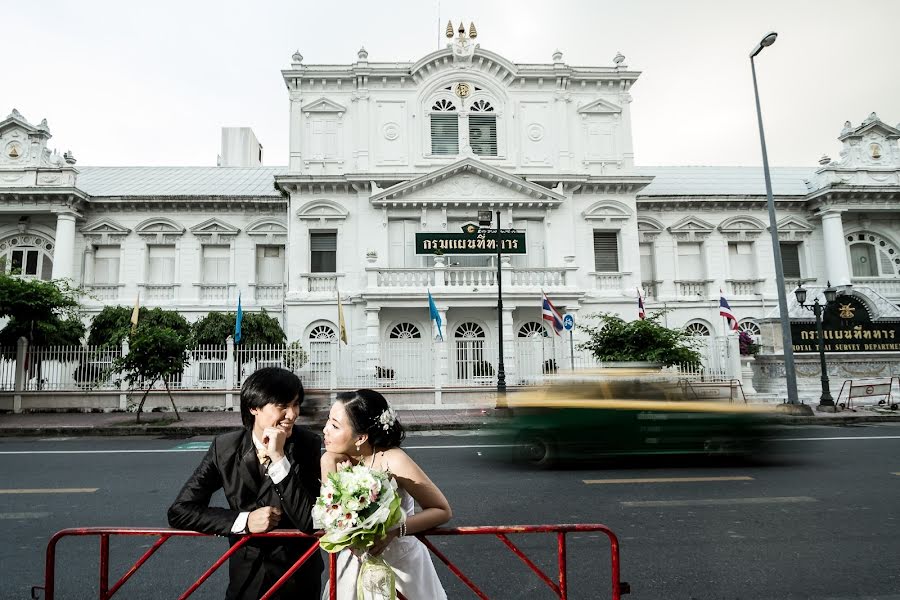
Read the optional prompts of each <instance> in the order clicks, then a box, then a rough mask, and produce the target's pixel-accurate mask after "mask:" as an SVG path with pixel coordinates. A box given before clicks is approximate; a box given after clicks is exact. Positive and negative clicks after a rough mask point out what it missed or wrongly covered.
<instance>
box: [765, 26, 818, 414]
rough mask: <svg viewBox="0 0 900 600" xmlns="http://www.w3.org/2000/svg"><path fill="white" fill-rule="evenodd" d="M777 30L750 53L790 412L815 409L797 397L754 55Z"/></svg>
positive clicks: (772, 40)
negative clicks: (806, 405)
mask: <svg viewBox="0 0 900 600" xmlns="http://www.w3.org/2000/svg"><path fill="white" fill-rule="evenodd" d="M777 37H778V34H777V33H775V32H774V31H773V32H770V33H767V34H766V35H765V37H763V39H761V40H760V42H759V43H758V44H757V45H756V47H755V48H754V49H753V52H751V53H750V69H751V71H752V73H753V95H754V97H755V98H756V118H757V121H758V122H759V143H760V146H761V147H762V161H763V174H764V175H765V179H766V205H767V206H768V208H769V233H770V234H771V236H772V253H773V255H774V259H775V284H776V285H775V287H776V291H777V292H778V312H779V316H780V318H781V337H782V340H783V344H782V345H783V346H784V375H785V383H786V384H787V404H788V407H787V408H788V410H789V411H790V412H796V413H801V414H802V413H806V414H812V409H811V408H809V407H804V405H801V404H800V401H799V400H798V399H797V374H796V372H795V371H794V342H793V340H792V339H791V324H790V315H789V314H788V308H787V292H786V291H785V289H784V288H785V283H784V268H783V267H782V264H781V246H780V245H779V242H778V221H777V219H776V218H775V199H774V198H773V197H772V178H771V176H770V175H769V156H768V153H767V152H766V135H765V133H764V132H763V122H762V110H761V109H760V107H759V89H758V87H757V85H756V63H755V62H754V61H753V59H754V58H755V57H756V55H757V54H759V53H760V52H762V50H763V48H765V47H767V46H771V45H772V44H774V43H775V38H777Z"/></svg>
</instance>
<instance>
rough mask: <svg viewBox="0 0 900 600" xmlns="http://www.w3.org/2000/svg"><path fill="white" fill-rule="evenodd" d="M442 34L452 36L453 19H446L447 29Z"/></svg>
mask: <svg viewBox="0 0 900 600" xmlns="http://www.w3.org/2000/svg"><path fill="white" fill-rule="evenodd" d="M444 35H446V36H447V37H448V38H452V37H453V21H447V31H446V33H445V34H444Z"/></svg>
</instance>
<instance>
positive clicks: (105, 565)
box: [100, 533, 109, 600]
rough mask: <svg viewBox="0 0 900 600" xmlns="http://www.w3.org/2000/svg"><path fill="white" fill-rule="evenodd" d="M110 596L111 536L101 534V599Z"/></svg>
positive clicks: (104, 599)
mask: <svg viewBox="0 0 900 600" xmlns="http://www.w3.org/2000/svg"><path fill="white" fill-rule="evenodd" d="M107 598H109V536H108V535H107V534H105V533H104V534H101V535H100V600H107Z"/></svg>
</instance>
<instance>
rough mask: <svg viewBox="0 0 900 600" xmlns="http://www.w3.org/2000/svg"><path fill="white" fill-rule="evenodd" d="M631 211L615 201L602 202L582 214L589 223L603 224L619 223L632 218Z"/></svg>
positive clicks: (596, 203)
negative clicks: (598, 222)
mask: <svg viewBox="0 0 900 600" xmlns="http://www.w3.org/2000/svg"><path fill="white" fill-rule="evenodd" d="M631 215H632V212H631V209H630V208H628V207H627V206H625V205H624V204H622V203H621V202H617V201H615V200H601V201H599V202H595V203H594V204H592V205H591V206H590V207H588V208H587V209H585V210H584V212H582V213H581V216H582V217H584V219H585V220H587V221H600V222H601V223H618V222H621V221H627V220H628V219H630V218H631Z"/></svg>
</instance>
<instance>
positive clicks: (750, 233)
mask: <svg viewBox="0 0 900 600" xmlns="http://www.w3.org/2000/svg"><path fill="white" fill-rule="evenodd" d="M718 229H719V231H720V232H722V235H723V236H724V237H725V238H726V239H728V240H750V239H755V238H757V237H759V234H761V233H762V232H763V231H765V229H766V225H765V223H763V222H762V221H760V220H759V219H757V218H755V217H751V216H747V215H739V216H737V217H731V218H729V219H725V220H724V221H722V222H721V223H719V227H718Z"/></svg>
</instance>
